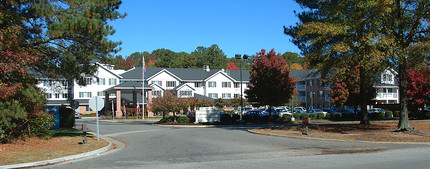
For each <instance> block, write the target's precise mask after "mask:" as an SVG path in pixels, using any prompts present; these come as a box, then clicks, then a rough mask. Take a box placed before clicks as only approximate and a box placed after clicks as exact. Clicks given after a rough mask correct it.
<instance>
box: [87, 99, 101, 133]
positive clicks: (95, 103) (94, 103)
mask: <svg viewBox="0 0 430 169" xmlns="http://www.w3.org/2000/svg"><path fill="white" fill-rule="evenodd" d="M103 103H104V100H103V98H102V97H100V96H93V97H91V99H90V101H89V104H90V108H91V109H92V110H94V111H96V121H97V140H100V132H99V111H100V110H102V109H103V107H104V106H105V105H104V104H103Z"/></svg>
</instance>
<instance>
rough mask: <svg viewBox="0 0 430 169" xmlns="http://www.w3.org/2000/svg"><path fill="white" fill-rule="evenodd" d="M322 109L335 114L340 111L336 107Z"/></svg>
mask: <svg viewBox="0 0 430 169" xmlns="http://www.w3.org/2000/svg"><path fill="white" fill-rule="evenodd" d="M322 110H323V111H325V112H327V113H331V114H335V113H341V112H339V111H338V110H336V109H322Z"/></svg>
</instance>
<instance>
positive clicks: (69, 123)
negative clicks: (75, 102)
mask: <svg viewBox="0 0 430 169" xmlns="http://www.w3.org/2000/svg"><path fill="white" fill-rule="evenodd" d="M74 125H75V111H73V110H72V109H69V108H65V107H60V128H73V126H74Z"/></svg>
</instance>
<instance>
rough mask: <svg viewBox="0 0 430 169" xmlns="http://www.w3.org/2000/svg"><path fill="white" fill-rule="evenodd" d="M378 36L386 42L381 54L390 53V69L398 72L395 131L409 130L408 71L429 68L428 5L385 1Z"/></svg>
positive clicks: (420, 1) (425, 0) (423, 0)
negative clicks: (424, 64)
mask: <svg viewBox="0 0 430 169" xmlns="http://www.w3.org/2000/svg"><path fill="white" fill-rule="evenodd" d="M387 3H388V8H389V10H387V11H388V13H387V14H385V15H384V17H383V22H382V24H381V25H380V26H381V32H382V33H383V34H384V36H386V37H387V38H389V42H388V43H386V46H385V48H383V50H384V51H385V52H387V53H389V56H390V57H388V58H387V62H386V63H388V64H389V66H391V67H392V68H394V69H395V70H397V71H398V75H397V76H398V79H399V93H400V95H399V96H400V109H401V110H400V119H399V123H398V125H397V131H408V130H411V127H410V125H409V121H408V108H407V69H408V68H414V67H415V66H416V65H420V64H422V63H423V62H425V63H426V65H427V66H428V64H429V56H430V55H429V54H430V25H429V24H430V1H428V0H416V1H404V0H393V1H388V2H387Z"/></svg>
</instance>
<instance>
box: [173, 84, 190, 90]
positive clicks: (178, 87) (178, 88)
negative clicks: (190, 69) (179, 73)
mask: <svg viewBox="0 0 430 169" xmlns="http://www.w3.org/2000/svg"><path fill="white" fill-rule="evenodd" d="M186 86H188V87H189V88H191V89H192V90H195V89H194V88H193V87H191V86H190V85H188V84H186V83H184V84H181V85H179V86H176V87H175V88H173V90H176V91H178V90H181V88H184V87H186Z"/></svg>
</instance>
